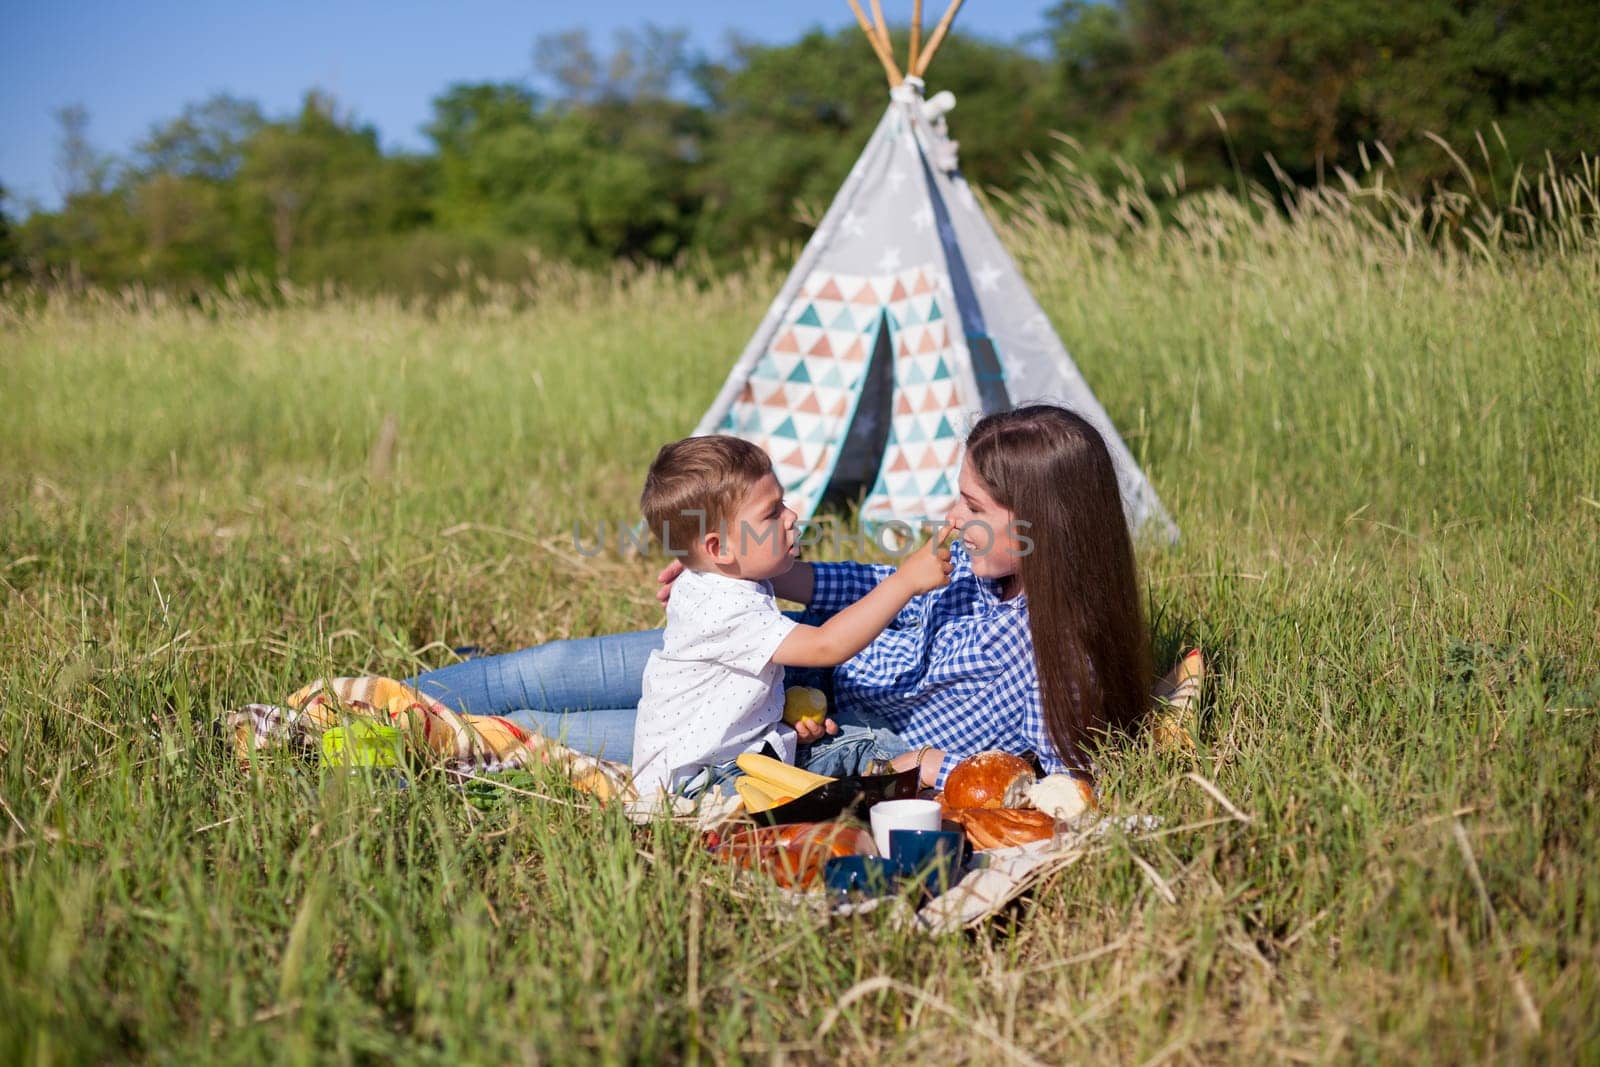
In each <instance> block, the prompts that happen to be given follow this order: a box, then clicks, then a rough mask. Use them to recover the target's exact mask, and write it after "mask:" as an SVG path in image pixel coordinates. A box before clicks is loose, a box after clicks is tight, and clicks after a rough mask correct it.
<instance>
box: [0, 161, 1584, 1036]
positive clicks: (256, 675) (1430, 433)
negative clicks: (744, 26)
mask: <svg viewBox="0 0 1600 1067" xmlns="http://www.w3.org/2000/svg"><path fill="white" fill-rule="evenodd" d="M1052 180H1053V181H1054V182H1055V183H1056V184H1057V189H1056V191H1054V192H1048V191H1047V192H1046V193H1044V194H1042V195H1041V197H1040V198H1039V199H1037V200H1035V201H1033V202H1030V203H1027V204H1020V205H1016V206H1015V211H1014V221H1013V223H1012V224H1011V226H1010V228H1009V230H1008V239H1009V241H1010V243H1011V245H1012V247H1013V248H1014V249H1015V250H1016V251H1017V253H1018V256H1019V259H1020V260H1021V261H1022V262H1023V263H1024V266H1025V269H1026V271H1027V273H1028V274H1029V276H1030V278H1031V280H1032V281H1033V282H1034V284H1035V285H1036V286H1037V290H1038V293H1039V295H1040V298H1041V300H1042V301H1043V303H1044V304H1045V306H1046V308H1047V310H1048V311H1049V312H1050V314H1051V315H1052V316H1053V318H1054V319H1055V322H1056V324H1057V326H1058V328H1059V329H1060V331H1061V332H1062V334H1063V336H1064V337H1065V339H1066V341H1067V344H1068V347H1069V348H1070V349H1071V350H1072V351H1073V352H1074V354H1075V356H1076V358H1077V360H1078V362H1079V364H1080V366H1081V367H1082V368H1083V370H1084V372H1085V374H1086V375H1087V377H1088V378H1089V380H1090V382H1091V383H1092V384H1093V386H1094V387H1095V389H1096V391H1097V392H1098V394H1099V396H1100V398H1101V399H1102V401H1103V402H1104V403H1105V405H1106V407H1107V408H1108V410H1109V411H1110V412H1111V414H1112V417H1113V418H1114V419H1115V421H1116V422H1117V423H1118V425H1119V426H1121V427H1122V428H1123V429H1124V432H1125V434H1126V436H1127V438H1128V440H1129V443H1130V445H1131V446H1132V447H1133V449H1134V450H1135V452H1136V453H1137V454H1138V455H1139V456H1140V457H1141V459H1142V461H1143V462H1144V463H1145V465H1146V468H1147V470H1148V471H1149V472H1150V474H1151V476H1152V478H1153V480H1154V482H1155V484H1156V485H1157V487H1158V489H1159V491H1160V492H1161V493H1162V495H1163V497H1164V498H1165V501H1166V503H1167V504H1168V506H1169V507H1170V509H1171V510H1172V512H1173V514H1174V516H1175V517H1176V518H1177V520H1178V522H1179V523H1180V524H1181V526H1182V528H1183V540H1182V542H1181V544H1180V545H1178V546H1177V547H1176V548H1175V549H1173V550H1170V551H1151V552H1148V553H1147V554H1145V555H1144V557H1143V562H1144V567H1145V570H1144V573H1145V580H1146V582H1147V585H1148V596H1149V602H1150V605H1151V612H1152V620H1153V625H1154V627H1155V632H1156V635H1157V639H1158V643H1159V647H1160V648H1161V649H1162V651H1163V654H1164V655H1170V654H1172V653H1173V652H1175V651H1176V650H1177V649H1178V648H1179V647H1180V646H1182V645H1185V644H1188V643H1199V644H1202V645H1203V646H1204V647H1205V648H1206V649H1208V650H1209V652H1210V654H1211V655H1212V657H1213V658H1214V661H1215V663H1216V666H1217V669H1218V674H1217V676H1216V679H1215V682H1214V684H1213V686H1212V687H1211V689H1210V691H1209V693H1208V695H1207V700H1206V710H1205V715H1204V718H1203V720H1202V723H1201V727H1200V737H1199V741H1200V746H1199V748H1200V751H1199V753H1198V756H1197V758H1196V759H1194V760H1187V759H1180V758H1178V757H1175V756H1170V755H1164V754H1161V753H1159V752H1156V751H1155V750H1154V749H1153V748H1152V747H1150V746H1149V745H1148V744H1147V743H1145V742H1142V741H1135V742H1132V743H1129V744H1127V745H1126V746H1123V747H1121V748H1117V749H1114V750H1111V751H1108V752H1106V753H1104V754H1103V761H1104V764H1105V766H1106V768H1107V773H1106V788H1107V791H1108V795H1109V798H1110V802H1111V804H1112V806H1113V807H1114V809H1115V810H1116V811H1118V812H1123V813H1149V814H1154V815H1158V816H1160V817H1161V819H1162V820H1164V826H1165V828H1166V829H1165V831H1164V832H1163V833H1161V834H1157V835H1142V836H1134V837H1127V838H1123V837H1119V836H1117V835H1115V834H1113V835H1108V836H1107V838H1106V839H1105V842H1104V846H1103V848H1102V849H1100V851H1099V852H1097V853H1096V854H1095V855H1093V856H1092V857H1090V858H1089V859H1088V860H1086V861H1085V862H1083V863H1081V864H1080V865H1078V866H1077V867H1076V868H1074V869H1073V870H1071V871H1069V872H1067V873H1066V874H1064V875H1062V876H1060V877H1059V878H1057V879H1056V880H1054V881H1053V882H1051V883H1049V884H1048V885H1047V886H1046V887H1044V888H1043V889H1042V890H1041V891H1040V892H1038V893H1037V894H1036V895H1035V896H1034V897H1032V898H1031V899H1029V900H1028V901H1026V902H1025V903H1023V904H1022V905H1021V906H1019V907H1017V908H1015V909H1013V910H1012V911H1010V912H1008V913H1007V914H1006V915H1005V916H1003V917H1002V918H1001V919H1000V920H999V921H997V922H995V923H994V924H993V925H992V926H990V927H989V928H987V929H985V930H983V931H981V932H979V933H977V934H975V935H962V936H957V937H950V938H945V939H942V940H925V939H922V938H919V937H912V936H907V935H905V934H903V933H900V932H897V931H895V930H894V929H892V928H890V927H889V926H888V925H886V924H884V923H882V922H877V921H872V920H862V921H855V922H845V923H835V924H832V925H829V924H827V923H826V922H824V921H821V920H819V919H818V918H817V917H816V916H814V915H811V914H808V913H805V912H803V911H801V912H797V911H795V910H794V908H793V907H791V905H789V904H788V903H787V902H785V900H784V899H783V898H782V897H781V896H779V895H778V894H777V893H776V892H771V891H765V890H763V889H762V887H760V886H754V885H751V884H748V883H739V882H736V881H733V880H732V879H730V878H729V877H727V875H726V874H725V872H722V871H720V870H716V869H713V868H712V867H711V866H710V865H709V864H708V862H707V860H706V859H705V858H704V857H703V856H702V855H701V854H700V852H699V849H698V845H697V841H696V840H695V838H694V836H693V835H692V834H690V833H688V832H686V831H683V830H679V829H675V828H673V827H670V826H665V825H663V826H657V827H652V828H648V829H643V830H636V829H633V828H631V827H629V826H628V825H627V824H626V823H625V822H624V820H622V819H621V818H620V817H619V816H618V814H617V813H615V812H614V811H603V810H594V809H592V808H591V807H590V806H589V805H588V804H587V803H586V802H585V801H584V800H583V799H582V798H579V797H577V796H575V795H573V794H570V793H568V792H565V791H564V790H563V789H562V788H561V786H560V785H559V784H557V783H551V784H549V786H548V787H547V789H546V790H545V791H546V792H548V793H549V795H550V796H551V797H552V798H554V799H552V800H548V801H533V800H529V801H526V802H523V798H516V801H517V802H506V803H502V804H499V805H497V806H494V807H492V808H490V809H489V810H487V811H480V810H478V809H476V808H474V807H472V806H470V805H468V804H466V803H464V802H463V799H462V796H461V794H460V793H459V792H458V791H456V790H453V789H452V788H451V787H449V785H448V784H447V783H446V782H445V781H444V780H443V779H442V778H441V777H440V776H438V775H433V774H422V775H419V776H417V777H416V778H415V779H414V780H413V781H412V782H411V784H410V787H409V788H408V789H405V790H395V789H392V788H387V787H378V788H373V787H371V786H370V785H369V784H366V783H363V782H361V781H354V782H351V781H346V780H344V779H342V778H341V777H339V776H324V775H322V774H320V773H319V772H318V770H317V769H316V768H315V767H302V766H287V767H284V768H283V769H282V770H280V771H278V772H277V773H271V774H263V775H258V776H255V777H254V778H245V777H242V776H241V775H240V774H239V773H237V771H236V770H235V768H234V767H233V765H232V764H231V762H230V760H229V759H228V758H227V757H226V755H225V753H224V751H223V750H222V748H221V746H220V744H219V742H218V740H217V738H216V736H215V734H214V732H213V724H214V723H215V721H216V719H217V716H218V715H219V713H220V712H222V711H223V710H225V709H227V708H230V707H235V706H238V705H240V704H243V703H246V702H250V701H258V700H265V701H273V700H278V699H281V698H282V697H283V696H285V695H286V694H287V693H288V692H290V691H291V690H292V689H294V688H295V687H297V686H298V685H299V684H300V683H301V682H303V681H305V680H307V679H310V678H313V677H316V676H318V675H320V674H324V673H328V672H335V673H340V674H353V673H362V672H377V673H386V674H396V675H400V674H406V673H409V672H411V671H412V670H414V669H415V668H416V667H418V666H419V665H435V664H440V663H443V662H447V661H449V659H450V652H449V650H450V648H452V647H454V646H459V645H466V644H473V645H480V646H485V647H488V648H491V649H496V650H506V649H512V648H516V647H521V646H525V645H528V644H531V643H534V642H538V641H543V640H548V639H552V638H561V637H569V636H582V635H588V634H595V633H605V632H610V631H614V630H619V629H624V628H635V627H643V626H650V625H655V624H656V623H657V621H658V618H659V614H658V611H657V609H656V607H655V605H654V602H653V600H652V599H651V595H650V576H651V574H652V573H653V571H654V569H655V565H654V564H653V563H651V562H649V561H641V560H625V559H620V558H614V557H610V556H607V557H598V558H595V559H593V560H580V559H578V558H576V557H575V555H574V554H573V552H572V550H571V538H572V534H571V530H572V524H573V522H574V521H575V520H578V519H583V520H585V521H591V522H592V521H593V520H594V519H595V518H605V519H608V520H613V521H614V520H619V519H621V520H626V519H629V518H631V516H632V508H633V502H634V500H635V499H636V495H637V491H638V487H639V484H640V481H641V479H642V476H643V471H644V468H645V466H646V464H647V463H648V461H649V458H650V457H651V455H652V454H653V452H654V449H655V448H656V447H657V446H658V445H659V444H660V443H661V442H663V441H665V440H667V439H670V438H673V437H675V436H679V435H681V434H683V433H685V432H687V430H688V429H689V428H691V427H692V426H693V424H694V422H695V421H696V419H697V417H698V416H699V414H700V413H701V411H702V410H703V409H704V407H705V405H706V404H707V402H708V401H709V399H710V398H711V396H712V395H713V393H714V392H715V390H716V388H717V386H718V385H719V383H720V382H721V380H722V377H723V375H724V374H725V372H726V368H727V367H728V365H729V364H730V362H731V360H732V358H733V355H734V353H735V352H736V351H737V350H738V348H739V346H740V344H741V343H742V341H743V339H744V337H745V336H746V334H747V333H748V331H749V330H750V329H751V328H752V327H753V326H754V324H755V322H756V320H757V319H758V318H759V316H760V314H761V312H762V310H763V309H764V307H765V304H766V301H767V299H768V298H769V297H770V294H771V292H772V290H773V288H774V286H775V284H776V277H777V275H776V273H775V271H774V269H773V268H772V267H771V266H762V265H757V266H753V267H752V268H751V269H750V270H749V271H748V272H747V273H745V274H743V275H741V276H738V277H734V278H731V279H722V280H719V281H715V282H709V283H707V282H697V281H696V280H694V279H692V278H689V277H686V276H681V275H671V274H664V273H643V274H629V275H618V276H617V277H614V278H608V279H585V278H580V277H574V276H569V275H566V274H564V273H562V272H560V271H558V270H554V269H549V268H541V269H540V270H539V272H538V274H537V277H535V278H534V279H533V280H530V282H529V284H528V285H527V286H525V287H523V288H522V289H520V290H517V291H510V290H506V291H501V290H483V289H480V290H478V291H476V292H475V293H471V294H466V295H463V296H462V297H461V299H459V300H458V301H457V302H455V303H453V304H449V305H445V306H440V307H434V308H428V309H421V308H415V307H408V306H406V305H404V304H403V303H401V302H399V301H383V300H357V299H353V298H346V297H340V296H337V295H330V294H312V293H291V294H287V295H286V296H285V298H284V299H283V301H282V302H281V306H278V307H275V308H272V309H264V308H261V307H259V306H256V305H253V304H250V303H247V302H245V301H242V300H235V299H230V298H229V297H227V296H226V295H219V296H217V297H216V298H214V299H212V300H210V301H207V302H204V303H203V304H199V305H196V304H182V305H179V304H174V303H171V302H167V301H163V300H161V299H159V298H157V297H154V296H150V295H139V294H116V295H106V294H101V295H92V294H89V295H84V294H80V295H76V296H64V295H57V296H49V297H47V296H45V295H43V294H40V293H36V292H14V293H12V294H10V298H9V299H8V300H7V301H5V302H3V310H0V316H3V318H0V395H3V397H4V401H5V411H6V415H7V417H6V418H5V420H4V421H0V500H3V501H4V512H3V514H0V603H3V605H4V613H3V615H0V802H3V803H0V1062H5V1063H59V1062H79V1061H84V1060H107V1059H119V1060H120V1059H135V1060H156V1061H196V1060H225V1061H233V1060H237V1061H254V1060H260V1059H274V1060H278V1059H284V1060H301V1059H329V1060H337V1061H354V1060H371V1059H389V1058H404V1059H408V1060H410V1059H415V1060H434V1061H447V1062H458V1063H459V1062H472V1063H480V1062H482V1063H505V1062H522V1061H540V1062H545V1061H554V1062H564V1061H572V1060H590V1059H594V1060H602V1061H643V1062H654V1061H659V1060H667V1061H688V1062H707V1063H721V1062H729V1061H740V1060H760V1061H766V1060H779V1059H789V1060H793V1061H796V1062H835V1061H847V1062H885V1061H887V1062H895V1061H901V1062H927V1063H942V1062H948V1061H957V1060H976V1061H982V1062H985V1063H998V1062H1012V1061H1016V1062H1035V1061H1043V1062H1077V1061H1087V1062H1096V1063H1105V1062H1116V1063H1147V1062H1149V1063H1154V1062H1165V1061H1179V1062H1188V1063H1195V1062H1206V1063H1211V1062H1241V1063H1255V1062H1261V1061H1263V1060H1266V1059H1268V1058H1270V1059H1274V1060H1288V1061H1295V1062H1299V1061H1306V1062H1313V1061H1317V1062H1320V1061H1325V1060H1330V1059H1331V1060H1340V1061H1343V1060H1411V1061H1418V1060H1420V1061H1436V1062H1456V1061H1461V1060H1507V1061H1526V1060H1533V1061H1539V1060H1546V1061H1558V1062H1577V1061H1579V1060H1584V1061H1588V1062H1594V1061H1595V1060H1596V1059H1597V1058H1600V844H1597V842H1600V800H1597V790H1600V773H1597V772H1596V770H1595V761H1594V758H1593V753H1594V751H1595V743H1596V725H1597V715H1600V711H1597V704H1600V219H1597V215H1600V212H1597V201H1596V194H1597V192H1600V181H1597V180H1596V176H1595V175H1592V174H1591V175H1580V176H1577V177H1575V178H1569V179H1564V180H1563V179H1557V178H1555V177H1552V176H1545V177H1544V178H1543V179H1541V180H1540V181H1539V182H1537V183H1535V184H1530V185H1528V186H1526V187H1524V188H1522V189H1520V190H1517V191H1515V192H1511V191H1506V190H1495V191H1492V192H1491V191H1489V190H1484V191H1483V193H1482V195H1481V196H1480V197H1479V198H1477V199H1473V200H1465V199H1451V198H1442V199H1436V200H1435V201H1433V202H1430V203H1428V204H1421V203H1409V202H1406V201H1401V200H1396V199H1394V198H1392V197H1387V196H1385V195H1383V194H1381V192H1379V191H1378V190H1377V187H1376V185H1375V180H1374V179H1368V180H1367V182H1366V185H1365V186H1364V187H1362V189H1363V190H1364V191H1362V190H1355V191H1351V190H1348V189H1347V190H1343V191H1341V190H1338V189H1329V190H1325V191H1323V193H1321V194H1319V195H1316V196H1311V197H1307V198H1305V199H1303V200H1302V201H1301V202H1300V203H1299V204H1298V205H1297V208H1296V210H1295V211H1294V212H1292V213H1289V214H1286V215H1275V216H1267V217H1265V218H1263V217H1262V216H1261V214H1260V213H1259V212H1258V211H1252V210H1251V205H1250V204H1249V203H1248V202H1246V201H1241V200H1239V199H1236V198H1232V197H1228V196H1221V195H1217V196H1210V197H1207V198H1197V199H1195V200H1193V201H1191V202H1190V203H1189V206H1188V207H1187V208H1186V209H1185V210H1184V211H1183V212H1181V213H1180V214H1179V215H1178V216H1177V217H1176V218H1169V219H1167V220H1166V221H1163V222H1156V221H1154V218H1155V217H1154V216H1153V215H1152V214H1151V212H1150V211H1149V210H1148V203H1147V201H1145V200H1144V199H1143V198H1142V196H1141V194H1139V193H1138V191H1137V189H1134V190H1132V191H1124V193H1122V194H1121V195H1114V194H1111V193H1108V192H1104V191H1101V190H1097V189H1094V188H1092V187H1088V186H1085V185H1083V184H1082V183H1079V182H1077V181H1076V180H1075V179H1074V178H1073V175H1072V172H1071V171H1070V169H1068V168H1065V167H1058V168H1057V169H1056V170H1055V171H1054V172H1053V173H1052ZM1443 233H1451V234H1453V235H1454V236H1452V237H1450V238H1448V239H1443V238H1441V234H1443ZM390 416H392V417H393V418H394V420H395V425H396V426H397V428H398V435H397V437H396V438H395V442H396V443H395V444H394V446H393V447H392V448H388V447H384V446H383V445H381V444H375V442H379V441H380V439H381V438H382V436H383V434H382V431H381V427H382V425H383V423H384V421H385V419H386V418H388V417H390ZM1190 773H1196V774H1198V775H1201V776H1203V777H1204V778H1206V779H1207V780H1209V781H1211V782H1214V783H1215V785H1216V787H1217V788H1218V789H1219V790H1220V791H1221V792H1222V793H1223V794H1224V795H1225V796H1227V797H1228V798H1230V799H1231V801H1232V803H1233V804H1235V805H1237V807H1238V808H1239V809H1241V810H1242V811H1243V812H1244V813H1245V814H1246V815H1247V816H1248V820H1249V821H1248V822H1240V821H1237V820H1231V819H1223V818H1220V817H1221V816H1222V815H1223V814H1224V812H1223V810H1222V809H1221V807H1220V806H1219V805H1218V804H1217V803H1216V802H1215V801H1214V800H1213V799H1212V798H1211V797H1210V796H1209V795H1208V793H1207V792H1206V791H1204V790H1203V789H1202V788H1201V787H1200V786H1199V785H1197V784H1196V783H1195V781H1194V780H1193V779H1192V778H1190V777H1188V775H1189V774H1190Z"/></svg>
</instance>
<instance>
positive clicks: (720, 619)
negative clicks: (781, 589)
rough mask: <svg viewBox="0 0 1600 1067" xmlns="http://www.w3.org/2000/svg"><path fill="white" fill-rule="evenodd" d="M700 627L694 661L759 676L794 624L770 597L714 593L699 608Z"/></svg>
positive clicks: (696, 635) (720, 591)
mask: <svg viewBox="0 0 1600 1067" xmlns="http://www.w3.org/2000/svg"><path fill="white" fill-rule="evenodd" d="M700 607H701V614H700V619H701V620H703V621H702V628H701V629H700V630H699V631H698V632H696V633H695V634H694V639H693V644H692V647H693V649H694V658H695V659H699V660H714V661H716V662H717V663H720V664H722V665H723V666H725V667H729V668H731V669H733V670H736V671H742V672H743V673H745V674H759V673H761V671H763V670H765V669H766V666H767V664H769V663H771V662H772V654H773V653H774V652H776V651H777V650H778V646H779V645H781V644H783V639H784V638H785V637H788V636H789V634H790V633H791V632H792V631H793V630H794V628H795V626H796V625H797V624H796V623H795V621H794V620H793V619H791V618H789V617H788V616H787V615H785V614H784V613H783V612H781V611H779V610H778V605H777V604H776V603H774V602H773V600H772V598H771V597H770V596H762V595H761V594H759V593H748V592H744V591H742V590H741V591H735V590H731V589H728V590H717V591H714V592H712V593H710V594H708V596H707V598H706V603H705V604H703V605H701V606H700Z"/></svg>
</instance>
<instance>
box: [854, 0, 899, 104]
mask: <svg viewBox="0 0 1600 1067" xmlns="http://www.w3.org/2000/svg"><path fill="white" fill-rule="evenodd" d="M850 10H851V11H854V12H855V13H856V22H857V23H859V24H860V26H861V32H862V33H864V34H866V35H867V43H868V44H870V45H872V50H873V51H874V52H876V53H877V54H878V62H879V63H882V64H883V72H884V73H885V74H887V75H888V76H889V84H890V85H891V86H894V85H899V84H900V83H901V82H903V81H905V76H904V75H902V74H901V73H900V68H899V67H897V66H895V62H894V56H892V55H890V54H889V49H888V48H887V47H886V46H885V45H884V43H883V42H882V41H880V40H878V34H877V32H876V31H874V30H873V28H872V23H870V22H868V21H867V13H866V12H865V11H862V10H861V4H860V3H859V0H850Z"/></svg>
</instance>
